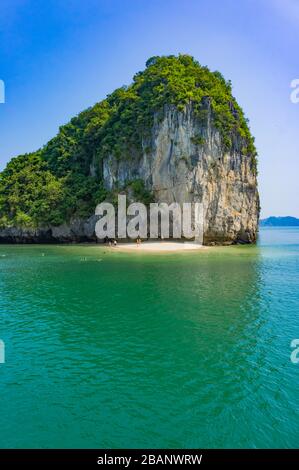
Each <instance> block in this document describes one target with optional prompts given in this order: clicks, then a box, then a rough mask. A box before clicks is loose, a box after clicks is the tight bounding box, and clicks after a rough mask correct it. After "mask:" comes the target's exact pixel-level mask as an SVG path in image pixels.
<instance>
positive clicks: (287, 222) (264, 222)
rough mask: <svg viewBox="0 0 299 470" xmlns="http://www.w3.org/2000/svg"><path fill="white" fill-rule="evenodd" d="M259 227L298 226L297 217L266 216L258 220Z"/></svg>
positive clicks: (298, 220)
mask: <svg viewBox="0 0 299 470" xmlns="http://www.w3.org/2000/svg"><path fill="white" fill-rule="evenodd" d="M260 226H261V227H299V219H297V218H296V217H290V216H286V217H274V216H271V217H267V218H266V219H261V220H260Z"/></svg>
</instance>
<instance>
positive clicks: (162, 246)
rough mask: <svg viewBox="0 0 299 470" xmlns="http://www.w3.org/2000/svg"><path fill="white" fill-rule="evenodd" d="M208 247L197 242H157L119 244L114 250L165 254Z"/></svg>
mask: <svg viewBox="0 0 299 470" xmlns="http://www.w3.org/2000/svg"><path fill="white" fill-rule="evenodd" d="M206 248H207V247H204V246H202V245H199V244H198V243H195V242H171V241H165V242H161V241H156V242H142V243H141V244H139V245H137V243H119V244H118V245H117V247H115V248H114V247H112V249H116V250H121V251H140V252H144V251H146V252H148V251H151V252H153V251H154V252H165V251H186V250H204V249H206Z"/></svg>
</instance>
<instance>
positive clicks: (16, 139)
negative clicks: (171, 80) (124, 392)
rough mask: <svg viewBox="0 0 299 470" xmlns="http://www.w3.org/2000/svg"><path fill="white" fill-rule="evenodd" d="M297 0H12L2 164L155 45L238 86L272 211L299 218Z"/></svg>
mask: <svg viewBox="0 0 299 470" xmlns="http://www.w3.org/2000/svg"><path fill="white" fill-rule="evenodd" d="M298 25H299V4H298V2H297V1H296V0H242V1H240V2H238V3H236V2H235V1H233V0H213V1H209V0H198V1H196V0H186V1H185V2H180V1H179V0H165V1H164V2H163V3H162V2H159V1H158V0H147V1H146V0H139V1H135V0H122V1H120V0H112V1H108V0H89V1H88V2H86V3H82V2H81V1H80V0H69V1H67V2H63V3H61V2H59V1H58V0H49V1H48V2H43V1H42V0H2V1H1V5H0V64H1V68H0V80H3V81H4V82H5V92H6V93H5V98H6V102H5V104H0V125H1V144H0V170H2V169H3V168H4V167H5V165H6V163H7V162H8V161H9V160H10V158H12V157H13V156H16V155H19V154H21V153H25V152H30V151H34V150H36V149H37V148H39V147H41V146H42V145H44V144H45V143H46V142H47V141H48V140H49V139H50V138H51V137H53V136H54V135H55V134H56V133H57V131H58V127H59V126H60V125H62V124H64V123H66V122H67V121H68V120H69V119H70V118H71V117H73V116H74V115H76V114H78V113H79V112H80V111H82V110H83V109H85V108H87V107H89V106H91V105H92V104H94V103H95V102H97V101H100V100H101V99H103V98H104V97H105V96H106V94H108V93H110V92H112V91H113V90H114V89H115V88H118V87H120V86H122V85H124V84H129V83H130V82H131V80H132V77H133V75H134V74H135V73H136V72H138V71H139V70H142V69H143V68H144V67H145V62H146V60H147V59H148V58H149V57H151V56H154V55H168V54H178V53H179V52H182V53H187V54H191V55H193V56H194V57H195V58H196V59H197V60H198V61H199V62H200V63H201V64H203V65H207V66H208V67H209V68H210V69H211V70H219V71H220V72H221V73H222V74H223V75H224V77H225V78H226V79H230V80H231V81H232V84H233V93H234V95H235V97H236V98H237V101H238V102H239V104H240V105H241V106H242V108H243V109H244V111H245V114H246V117H248V118H249V120H250V127H251V130H252V132H253V135H254V136H255V137H256V146H257V149H258V152H259V190H260V196H261V205H262V214H261V216H262V217H268V216H270V215H274V216H279V215H280V216H286V215H291V216H297V217H299V207H298V200H299V185H298V170H299V164H298V156H299V152H298V150H299V138H298V135H299V119H298V117H299V103H298V104H294V103H292V102H291V100H290V94H291V91H292V89H291V87H290V84H291V81H292V80H294V79H295V78H299V59H298V54H297V50H296V44H298V39H299V28H298Z"/></svg>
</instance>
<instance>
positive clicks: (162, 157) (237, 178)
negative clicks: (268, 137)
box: [102, 105, 259, 244]
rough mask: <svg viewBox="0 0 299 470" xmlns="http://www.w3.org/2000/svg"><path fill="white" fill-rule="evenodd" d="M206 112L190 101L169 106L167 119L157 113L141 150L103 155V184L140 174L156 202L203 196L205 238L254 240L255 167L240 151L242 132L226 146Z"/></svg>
mask: <svg viewBox="0 0 299 470" xmlns="http://www.w3.org/2000/svg"><path fill="white" fill-rule="evenodd" d="M207 106H208V105H207ZM207 116H208V117H207V120H206V122H205V123H204V124H202V123H200V122H199V120H198V119H197V118H196V116H195V114H194V112H193V108H192V106H188V107H187V108H186V110H185V111H183V112H180V111H178V110H177V109H176V108H175V107H173V106H166V107H165V112H164V117H163V119H162V120H161V118H158V116H156V117H155V120H154V126H153V128H152V132H151V135H150V136H149V137H148V138H147V139H144V142H143V149H144V150H143V152H142V154H140V155H138V154H137V155H135V156H134V157H133V158H132V159H131V160H127V159H126V160H122V159H116V158H115V157H113V156H110V157H108V158H106V159H104V161H103V169H102V171H103V177H104V182H105V185H106V187H107V188H108V189H110V190H111V189H113V188H115V187H121V186H125V185H126V182H127V181H130V180H134V179H136V178H140V179H142V180H143V181H144V183H145V186H146V188H148V189H149V190H150V191H152V192H153V194H154V197H155V200H156V201H158V202H166V203H172V202H179V203H181V204H182V203H184V202H202V203H203V208H204V243H205V244H215V243H216V244H218V243H219V244H226V243H227V244H230V243H235V242H243V243H251V242H254V241H255V240H256V235H257V229H258V218H259V196H258V190H257V180H256V174H255V169H254V167H253V165H252V161H251V159H250V158H249V157H248V156H246V155H242V142H241V139H239V138H238V137H236V139H235V142H234V145H233V150H232V151H231V152H230V153H227V152H225V151H223V148H222V142H221V137H220V135H219V132H218V131H217V130H216V129H215V127H214V126H213V124H212V119H211V116H210V110H209V109H208V114H207Z"/></svg>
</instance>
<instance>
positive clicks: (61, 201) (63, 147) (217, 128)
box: [0, 55, 259, 245]
mask: <svg viewBox="0 0 299 470" xmlns="http://www.w3.org/2000/svg"><path fill="white" fill-rule="evenodd" d="M120 192H121V193H122V194H126V195H127V198H128V200H129V201H141V202H143V203H145V204H150V203H151V202H166V203H172V202H178V203H181V204H182V203H186V202H200V203H202V204H203V211H204V234H203V243H204V244H205V245H211V244H233V243H253V242H255V241H256V237H257V228H258V219H259V195H258V190H257V152H256V149H255V146H254V138H253V137H252V135H251V133H250V130H249V127H248V122H247V119H246V117H245V116H244V113H243V111H242V108H241V107H240V106H239V104H238V103H237V102H236V100H235V98H234V97H233V94H232V87H231V83H230V81H226V80H225V79H224V77H223V76H222V75H221V73H220V72H211V71H210V70H209V69H208V68H207V67H205V66H202V65H200V64H199V63H198V62H197V61H196V60H195V59H194V58H193V57H191V56H189V55H179V56H166V57H163V56H162V57H152V58H150V59H149V60H148V61H147V63H146V68H145V70H144V71H142V72H138V73H136V75H135V76H134V77H133V82H132V84H131V85H129V86H123V87H121V88H118V89H117V90H115V91H114V92H113V93H111V94H110V95H108V96H107V97H106V98H105V99H104V100H103V101H101V102H99V103H97V104H95V105H94V106H92V107H91V108H88V109H87V110H85V111H83V112H81V113H80V114H79V115H78V116H76V117H74V118H73V119H71V121H70V122H69V123H68V124H66V125H63V126H62V127H60V129H59V133H58V134H57V136H56V137H54V138H53V139H52V140H50V141H49V142H48V143H47V144H46V145H45V146H44V147H42V148H41V149H39V150H37V151H36V152H34V153H30V154H25V155H20V156H18V157H16V158H13V159H12V160H11V161H10V162H9V163H8V164H7V166H6V168H5V169H4V170H3V171H2V173H1V177H0V241H1V242H4V243H24V242H28V243H30V242H84V241H90V242H92V241H96V235H95V215H94V211H95V207H96V205H97V204H98V203H100V202H102V201H110V202H114V201H115V199H116V198H117V194H118V193H120Z"/></svg>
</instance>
